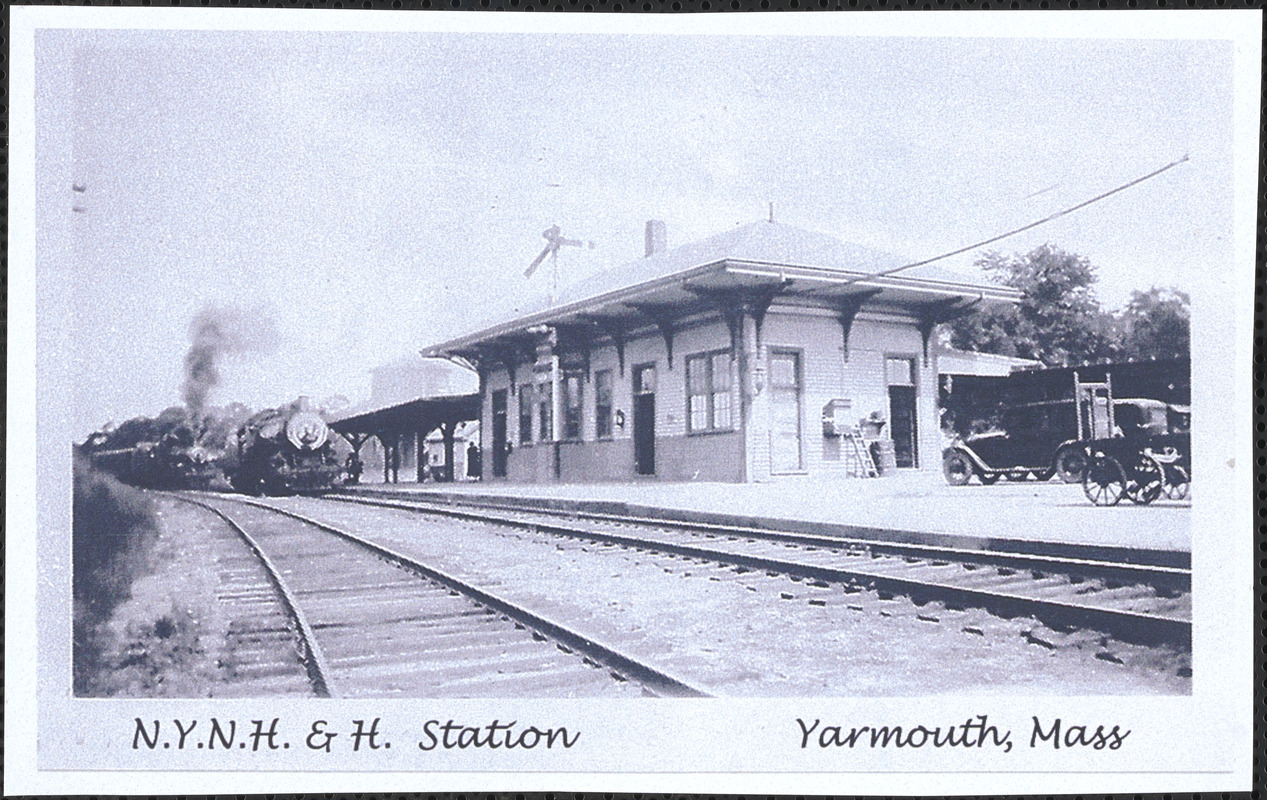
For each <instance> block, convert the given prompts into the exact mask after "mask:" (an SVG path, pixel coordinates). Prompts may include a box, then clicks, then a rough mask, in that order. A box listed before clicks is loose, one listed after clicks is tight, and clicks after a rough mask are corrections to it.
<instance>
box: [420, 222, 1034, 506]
mask: <svg viewBox="0 0 1267 800" xmlns="http://www.w3.org/2000/svg"><path fill="white" fill-rule="evenodd" d="M665 243H666V231H665V227H664V224H663V223H660V222H654V221H653V222H649V223H647V228H646V255H645V257H644V258H642V259H638V260H637V261H633V262H630V263H628V264H624V265H622V266H618V267H615V268H613V269H610V270H607V271H605V272H602V273H599V274H597V275H595V276H593V277H591V278H589V279H587V280H584V281H582V282H580V283H578V284H577V285H575V286H573V287H571V288H570V289H568V290H565V291H564V292H563V293H562V295H561V296H560V297H558V298H556V300H555V302H553V303H552V304H551V305H550V306H549V307H547V308H542V309H540V310H536V311H530V312H527V313H524V314H522V315H521V316H517V317H515V318H507V319H504V320H500V321H493V323H492V324H490V325H488V326H486V327H484V328H482V329H481V330H478V331H475V332H473V333H470V334H467V335H464V336H460V337H457V338H455V339H452V340H449V341H446V342H442V343H439V344H436V345H433V346H430V347H427V348H425V349H423V351H422V354H423V355H424V356H432V357H445V358H451V359H457V360H462V361H465V362H467V363H469V364H470V365H471V366H472V367H473V368H474V369H475V370H476V371H477V373H478V377H479V384H478V385H479V414H480V428H481V431H482V432H483V436H482V438H483V471H484V479H485V480H500V479H506V480H509V481H514V482H550V481H564V482H596V481H619V480H636V479H655V478H658V479H663V480H672V481H682V480H707V481H736V482H745V481H766V480H771V479H773V478H777V477H778V476H781V475H803V474H809V475H817V474H821V475H832V474H839V475H842V476H844V475H847V474H859V473H858V471H859V469H860V467H861V464H860V460H859V459H860V455H859V452H858V451H859V448H858V447H856V446H855V444H854V443H855V442H858V441H861V440H863V439H865V440H868V441H869V440H871V439H874V438H877V437H878V438H882V439H886V440H889V441H891V442H892V445H891V450H892V453H893V456H894V460H895V461H896V465H897V466H898V467H899V468H923V469H939V468H940V464H941V437H940V430H939V424H938V407H937V401H938V391H937V390H938V372H937V347H936V341H935V335H936V329H937V326H938V325H939V324H941V323H943V322H946V321H948V320H951V319H954V318H955V317H958V316H961V315H963V314H968V313H973V312H974V311H976V310H977V309H979V308H980V307H982V304H986V303H994V302H1016V301H1017V300H1018V299H1019V293H1018V292H1016V291H1015V290H1012V289H1010V288H1007V287H1001V286H997V285H991V284H988V283H986V282H984V279H980V280H973V279H970V278H965V277H963V276H959V275H957V274H953V273H948V272H946V271H944V270H941V269H939V268H937V267H935V266H932V265H930V266H924V267H918V268H915V269H911V270H903V271H901V272H898V273H895V274H891V275H883V274H877V273H883V272H884V271H885V270H889V269H893V268H895V267H900V266H903V265H904V264H905V263H907V262H905V261H903V260H902V259H900V258H898V257H896V256H893V255H889V254H886V253H881V252H878V251H874V250H871V249H868V248H865V247H861V246H858V245H853V244H848V243H845V242H841V241H839V240H837V239H835V238H833V237H830V236H826V235H823V234H819V233H814V232H810V231H806V230H801V229H798V228H795V227H791V226H788V225H784V224H781V223H775V222H765V221H762V222H757V223H754V224H750V225H745V226H742V227H737V228H735V229H733V230H731V231H727V232H725V233H722V234H720V235H716V236H713V237H711V238H708V239H704V240H702V241H698V242H694V243H691V244H687V245H684V246H681V247H677V248H673V249H668V248H666V246H665ZM860 437H863V439H860Z"/></svg>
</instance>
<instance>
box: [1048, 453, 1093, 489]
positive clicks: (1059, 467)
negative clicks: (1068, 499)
mask: <svg viewBox="0 0 1267 800" xmlns="http://www.w3.org/2000/svg"><path fill="white" fill-rule="evenodd" d="M1055 469H1056V474H1057V475H1059V476H1060V479H1061V480H1062V481H1064V482H1065V483H1082V479H1083V477H1084V476H1085V475H1086V471H1087V454H1086V453H1085V452H1083V451H1082V450H1081V449H1079V448H1078V447H1075V446H1070V447H1066V448H1064V449H1063V450H1061V451H1060V452H1059V453H1056V464H1055Z"/></svg>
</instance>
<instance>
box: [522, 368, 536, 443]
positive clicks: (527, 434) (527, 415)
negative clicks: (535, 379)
mask: <svg viewBox="0 0 1267 800" xmlns="http://www.w3.org/2000/svg"><path fill="white" fill-rule="evenodd" d="M532 394H533V393H532V384H531V383H526V384H524V385H522V386H520V387H519V444H520V446H523V445H525V444H532Z"/></svg>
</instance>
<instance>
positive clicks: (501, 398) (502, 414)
mask: <svg viewBox="0 0 1267 800" xmlns="http://www.w3.org/2000/svg"><path fill="white" fill-rule="evenodd" d="M493 477H496V478H504V477H506V390H505V389H498V390H497V391H495V392H493Z"/></svg>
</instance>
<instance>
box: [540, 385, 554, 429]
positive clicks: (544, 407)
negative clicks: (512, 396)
mask: <svg viewBox="0 0 1267 800" xmlns="http://www.w3.org/2000/svg"><path fill="white" fill-rule="evenodd" d="M537 409H538V413H537V419H538V420H539V421H540V423H541V424H540V426H539V427H538V428H537V441H539V442H552V441H554V385H553V384H551V383H539V384H537Z"/></svg>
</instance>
